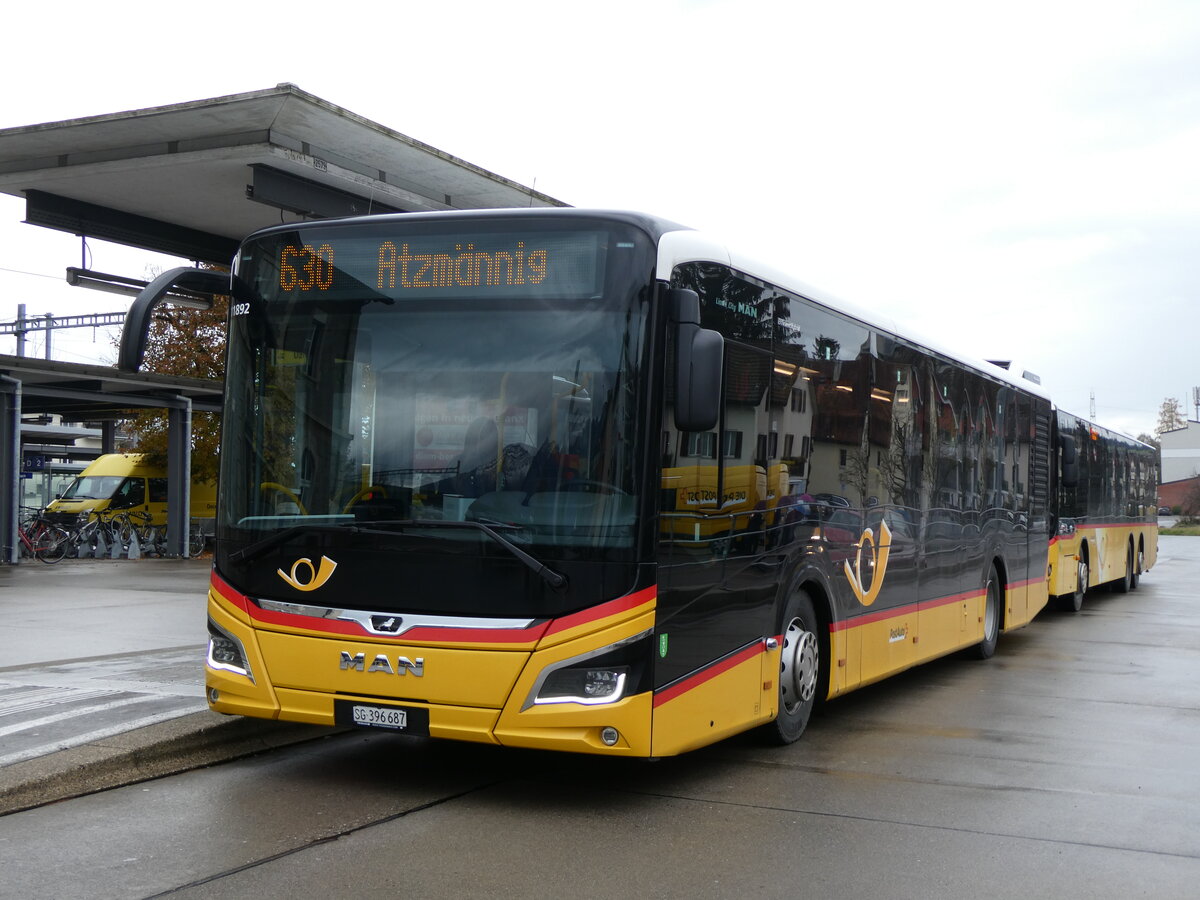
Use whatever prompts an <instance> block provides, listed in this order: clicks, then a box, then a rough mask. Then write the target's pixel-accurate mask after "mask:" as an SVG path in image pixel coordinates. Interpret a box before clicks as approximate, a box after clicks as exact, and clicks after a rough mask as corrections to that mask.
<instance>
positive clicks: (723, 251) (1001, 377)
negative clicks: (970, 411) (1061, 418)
mask: <svg viewBox="0 0 1200 900" xmlns="http://www.w3.org/2000/svg"><path fill="white" fill-rule="evenodd" d="M685 262H717V263H724V264H726V265H728V266H730V267H731V268H733V269H736V270H737V271H739V272H742V273H743V274H746V275H750V276H753V277H755V278H758V279H761V280H762V281H766V282H769V283H770V284H773V285H775V286H777V287H780V288H783V289H785V290H788V291H791V292H793V293H796V294H799V295H801V296H802V297H805V298H806V299H808V300H811V301H812V302H813V303H815V304H817V305H818V306H822V307H824V308H826V309H828V310H830V311H832V312H835V313H839V314H841V315H843V316H847V317H848V318H851V319H854V320H856V321H858V322H860V323H861V324H863V325H866V326H869V327H871V328H874V329H876V330H877V331H882V332H884V333H886V334H887V335H888V336H889V337H893V338H898V339H900V340H902V341H905V342H907V343H910V344H913V345H915V346H917V347H919V348H921V349H923V350H926V351H929V352H932V353H936V354H937V355H939V356H943V357H946V358H948V359H951V360H953V361H954V362H957V363H959V364H960V365H964V366H967V367H968V368H971V369H974V370H976V371H978V372H980V373H981V374H983V375H986V376H988V377H991V378H993V379H995V380H997V381H1003V382H1006V383H1008V384H1011V385H1013V386H1014V387H1018V388H1020V389H1021V390H1023V391H1026V392H1028V393H1030V394H1034V395H1036V396H1039V397H1042V398H1043V399H1046V400H1049V399H1050V395H1049V394H1048V393H1047V392H1046V390H1045V389H1044V388H1042V386H1041V385H1039V384H1037V383H1035V382H1032V381H1029V380H1028V379H1025V378H1021V377H1018V376H1016V375H1014V374H1013V373H1012V372H1010V371H1008V370H1006V369H1004V368H1002V367H1000V366H998V365H996V364H995V363H990V362H986V361H984V360H982V359H975V358H973V357H971V356H969V355H967V354H963V353H959V352H957V351H954V350H950V349H949V348H947V347H946V346H945V345H943V344H941V343H939V342H938V341H936V340H933V339H930V338H928V337H926V336H923V335H920V334H918V333H916V332H914V331H912V330H910V329H907V328H901V327H900V326H899V325H898V324H897V323H896V322H895V321H894V320H892V319H890V318H889V317H887V316H884V315H881V314H879V313H877V312H875V311H874V310H868V309H865V308H863V307H861V306H858V305H856V304H854V303H851V302H849V301H847V300H843V299H841V298H840V297H838V296H836V295H835V294H831V293H828V292H827V291H823V290H821V289H819V288H816V287H814V286H812V285H811V284H808V283H807V282H805V281H803V280H801V279H800V278H797V277H795V276H794V275H791V274H789V273H787V272H785V271H783V270H781V269H778V268H776V267H775V266H773V265H771V264H770V263H763V262H762V261H760V260H758V259H755V258H754V257H752V256H749V255H747V254H743V253H741V252H739V251H737V250H734V249H731V248H729V247H727V246H726V245H725V244H723V243H721V242H719V241H717V240H715V239H714V238H712V237H711V236H709V235H706V234H703V233H701V232H698V231H689V230H679V231H673V232H670V231H669V232H666V233H664V234H663V236H662V238H661V239H660V241H659V256H658V264H659V272H660V273H661V272H670V271H671V270H672V269H674V268H675V266H677V265H679V264H680V263H685Z"/></svg>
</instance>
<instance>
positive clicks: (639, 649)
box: [522, 631, 651, 709]
mask: <svg viewBox="0 0 1200 900" xmlns="http://www.w3.org/2000/svg"><path fill="white" fill-rule="evenodd" d="M650 637H651V632H650V631H644V632H642V633H641V634H636V635H634V636H633V637H630V638H626V639H625V640H623V641H618V642H617V643H615V644H609V645H608V646H607V647H600V648H599V649H596V650H593V651H591V652H590V653H584V654H581V655H580V656H575V657H572V658H570V659H564V660H562V661H560V662H557V663H553V664H552V665H549V666H547V667H546V668H545V669H543V670H542V673H541V674H540V675H539V676H538V679H537V681H536V682H535V683H534V685H533V690H531V691H530V692H529V697H528V698H527V699H526V700H525V705H524V706H523V707H522V709H529V708H530V707H531V706H543V705H545V704H548V703H580V704H583V705H584V706H598V705H600V704H604V703H616V702H617V701H618V700H620V699H621V698H622V697H626V696H628V695H630V694H636V693H640V692H641V691H645V690H649V687H648V685H647V684H645V683H644V682H645V681H646V678H647V673H648V672H649V666H648V665H647V662H648V661H649V659H650Z"/></svg>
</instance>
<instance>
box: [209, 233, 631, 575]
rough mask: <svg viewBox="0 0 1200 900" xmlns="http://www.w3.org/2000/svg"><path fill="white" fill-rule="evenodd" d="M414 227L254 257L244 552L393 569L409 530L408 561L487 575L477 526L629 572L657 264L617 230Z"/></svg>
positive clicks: (234, 322)
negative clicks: (300, 551) (331, 556)
mask: <svg viewBox="0 0 1200 900" xmlns="http://www.w3.org/2000/svg"><path fill="white" fill-rule="evenodd" d="M405 227H406V226H405V225H404V224H403V223H397V221H396V220H395V219H391V220H389V221H388V223H387V224H383V223H379V222H376V223H372V224H370V225H366V226H363V227H360V228H348V227H347V225H346V224H345V223H343V224H342V225H341V226H340V227H338V228H336V229H335V228H328V229H326V233H322V230H321V229H319V228H307V229H304V230H302V231H290V232H287V231H285V232H275V233H274V234H273V235H271V236H269V237H264V238H262V239H260V240H258V241H255V242H251V243H249V244H247V246H246V247H245V248H244V252H243V254H242V257H241V261H240V262H241V266H240V272H239V277H240V278H241V280H242V281H243V282H244V283H245V284H247V285H249V286H250V287H251V289H252V291H253V295H254V299H253V300H252V301H248V302H241V303H235V304H234V309H233V315H232V317H231V325H230V338H229V355H228V372H227V385H228V387H227V400H226V408H225V419H224V423H223V427H224V429H225V435H226V437H225V442H224V447H223V452H222V469H221V479H222V481H221V502H220V526H221V535H222V537H223V539H224V541H223V542H224V544H225V548H226V550H227V551H233V552H236V551H237V550H238V549H239V548H240V549H241V550H242V551H243V552H255V551H254V550H253V548H255V547H256V546H257V547H263V548H269V550H270V551H271V552H275V551H278V552H281V553H283V555H284V556H287V555H288V554H290V556H291V557H295V556H296V555H297V554H296V552H295V547H296V546H304V545H305V541H306V530H307V531H310V532H312V533H313V534H315V533H318V532H319V533H321V534H322V535H323V538H322V539H323V540H329V539H330V538H329V537H328V535H330V534H331V533H335V539H336V540H338V541H340V542H341V543H343V544H345V545H346V546H351V545H352V543H353V540H354V539H353V537H352V536H353V535H360V536H362V537H361V541H364V542H370V543H371V544H372V546H374V547H376V548H377V549H378V548H379V546H381V545H380V542H381V541H382V542H384V545H385V546H386V545H388V543H389V539H388V538H387V537H386V536H384V535H386V534H387V530H388V527H389V526H403V527H397V528H395V529H394V537H393V538H392V539H391V541H390V543H391V544H394V545H396V547H397V548H399V547H402V546H403V545H404V544H405V543H406V542H407V543H410V542H412V541H414V540H419V541H420V543H421V545H422V547H424V548H426V549H429V548H431V547H432V548H434V552H437V550H438V548H440V549H441V550H443V551H445V552H452V553H460V554H465V553H468V552H474V553H476V554H478V553H479V552H480V551H479V548H480V547H481V546H488V545H491V544H494V543H495V542H494V541H491V540H490V539H489V538H488V537H487V534H486V529H480V528H478V527H475V526H473V525H471V524H469V523H478V524H482V525H486V526H488V527H489V529H494V533H500V534H502V535H503V537H504V538H505V539H506V540H507V541H508V542H511V543H512V544H515V545H518V546H520V547H523V548H525V549H527V550H529V552H530V553H533V554H535V555H537V556H538V558H539V559H545V560H553V559H603V560H609V559H614V558H616V559H623V560H628V559H631V558H632V554H633V546H634V535H635V526H636V515H635V513H636V511H637V508H638V484H639V480H638V479H639V476H638V473H637V472H636V471H635V470H636V465H635V456H634V453H633V444H632V440H631V437H632V435H633V429H634V426H635V423H636V421H637V416H636V403H637V397H636V395H635V390H634V388H635V387H636V384H637V377H636V373H637V371H638V366H639V357H640V355H641V347H642V344H643V341H644V339H645V336H644V333H643V332H644V329H645V322H644V319H645V315H644V312H643V310H644V308H645V306H646V304H645V303H643V302H641V298H640V288H639V287H638V285H637V284H636V279H635V276H634V274H633V273H634V272H635V271H636V270H637V269H638V268H640V270H641V272H642V278H643V280H644V279H645V273H646V272H647V271H648V269H646V268H641V267H640V266H638V267H635V266H634V264H633V261H632V257H633V256H634V255H635V250H636V248H637V247H640V246H641V245H640V244H638V243H637V242H636V241H635V240H633V239H629V240H622V239H621V235H617V234H613V233H612V232H611V230H609V231H606V230H601V229H600V228H595V229H591V230H576V231H575V232H572V231H566V232H565V233H564V232H563V231H562V230H560V229H555V230H554V231H547V232H546V233H545V234H539V233H536V232H533V231H530V230H529V228H528V223H526V226H525V229H524V230H522V231H520V232H517V233H512V231H511V229H512V228H513V226H512V225H511V224H510V225H509V226H508V228H509V231H500V230H496V231H492V232H487V233H484V232H480V233H476V234H472V235H469V236H465V235H462V234H460V233H453V234H445V233H442V234H433V235H430V234H427V233H416V232H415V231H412V230H411V229H412V228H413V226H407V227H408V228H409V229H410V230H409V231H408V233H406V232H405ZM441 227H442V228H443V229H444V228H446V226H445V224H442V225H441ZM476 227H477V226H476ZM605 227H608V226H607V225H606V226H605ZM456 247H458V248H461V252H460V253H459V255H458V256H452V255H451V254H453V253H454V252H455V248H456ZM443 249H447V253H444V254H443V253H441V250H443ZM468 250H469V252H468ZM643 252H644V251H643ZM439 255H441V256H445V260H441V259H439V258H438V257H439ZM506 256H507V257H508V258H507V259H506ZM627 257H628V258H627ZM510 259H511V262H510ZM495 260H500V263H499V264H497V263H495ZM439 266H440V267H441V269H440V270H439V268H438V267H439ZM521 267H523V269H522V268H521ZM439 272H440V274H439ZM520 280H524V281H525V284H518V283H516V282H518V281H520ZM493 281H494V282H496V283H495V284H492V283H491V282H493ZM452 522H460V523H464V524H463V527H447V523H452ZM422 523H427V524H428V525H429V527H428V528H424V529H422V528H421V527H420V526H421V524H422ZM434 523H437V526H438V527H434ZM339 528H344V529H345V532H346V536H344V537H343V536H342V535H336V531H337V530H338V529H339ZM285 532H286V534H285ZM273 535H274V536H273ZM310 538H311V535H310ZM281 545H282V549H281ZM464 545H466V546H464ZM246 548H252V549H251V550H250V551H246ZM389 549H392V548H391V547H390V546H389ZM492 549H494V548H492ZM235 558H236V557H235Z"/></svg>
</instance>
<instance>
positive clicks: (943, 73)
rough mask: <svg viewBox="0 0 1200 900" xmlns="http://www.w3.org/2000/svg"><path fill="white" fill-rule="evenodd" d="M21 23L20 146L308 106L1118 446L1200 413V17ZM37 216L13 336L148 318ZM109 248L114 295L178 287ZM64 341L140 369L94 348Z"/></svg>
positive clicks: (96, 257) (426, 10)
mask: <svg viewBox="0 0 1200 900" xmlns="http://www.w3.org/2000/svg"><path fill="white" fill-rule="evenodd" d="M22 7H23V8H19V9H17V10H8V11H6V12H5V20H6V29H5V30H6V32H7V34H8V35H9V39H8V40H6V41H5V47H4V53H3V54H2V55H0V76H3V83H4V84H5V85H6V89H5V94H4V100H3V102H2V103H0V128H7V127H13V126H22V125H32V124H37V123H42V122H51V121H58V120H62V119H69V118H77V117H81V116H91V115H99V114H105V113H112V112H117V111H122V110H129V109H138V108H144V107H149V106H160V105H166V104H172V103H180V102H185V101H193V100H200V99H204V98H209V97H217V96H221V95H224V94H231V93H241V92H244V91H251V90H260V89H263V88H268V87H272V86H274V85H275V84H277V83H279V82H284V81H290V82H293V83H295V84H297V85H298V86H299V87H300V88H302V89H303V90H305V91H308V92H309V93H312V94H315V95H317V96H318V97H321V98H322V99H325V100H328V101H329V102H331V103H334V104H337V105H339V106H342V107H345V108H346V109H349V110H350V111H352V112H354V113H357V114H359V115H362V116H365V117H367V118H369V119H372V120H374V121H376V122H379V123H381V124H383V125H385V126H387V127H389V128H393V129H395V130H397V131H400V132H402V133H404V134H407V135H409V136H411V137H413V138H416V139H418V140H420V141H424V142H426V143H428V144H432V145H433V146H435V147H437V148H439V149H441V150H444V151H446V152H448V153H451V154H454V155H456V156H459V157H461V158H463V159H466V160H468V161H469V162H472V163H474V164H476V165H479V166H482V167H484V168H486V169H489V170H491V171H493V172H496V173H498V174H500V175H504V176H506V177H508V178H511V179H513V180H515V181H518V182H520V183H522V184H526V185H535V186H536V188H537V189H538V190H539V191H542V192H544V193H547V194H549V195H551V196H553V197H556V198H558V199H561V200H564V201H566V202H568V203H570V204H572V205H575V206H599V207H621V208H634V209H640V210H644V211H646V212H651V213H656V214H658V215H662V216H665V217H667V218H672V219H675V220H677V221H679V222H682V223H684V224H687V225H692V226H695V227H698V228H703V229H705V230H709V231H713V232H716V233H717V234H718V235H720V236H722V237H724V238H726V239H728V240H729V242H731V243H734V244H736V245H737V246H738V247H740V248H741V249H743V250H746V251H748V252H750V253H751V254H753V255H755V256H759V257H762V258H764V259H767V260H769V261H771V262H773V263H775V264H776V265H777V266H778V267H780V268H783V269H787V270H789V271H793V272H796V273H797V274H798V275H799V276H800V277H801V278H803V279H804V280H805V281H807V282H809V283H811V284H815V285H819V286H821V287H822V288H824V289H826V290H827V291H829V292H831V293H833V294H835V295H839V296H841V297H844V298H846V299H848V300H851V301H853V302H854V303H856V304H857V305H859V306H863V307H867V308H872V309H877V310H879V311H880V312H881V313H883V314H885V315H887V316H889V317H890V318H892V319H895V320H898V321H899V322H901V323H904V324H906V325H909V326H911V327H912V328H913V329H914V330H915V331H917V332H918V333H920V334H922V335H928V336H930V337H932V338H935V339H936V340H937V341H938V343H940V344H943V345H947V346H951V347H954V348H957V349H959V350H960V351H961V352H962V353H964V354H968V355H973V356H976V357H981V358H1001V357H1002V358H1015V359H1019V360H1021V361H1022V362H1023V363H1024V365H1025V367H1026V368H1028V369H1031V370H1033V371H1035V372H1038V373H1039V374H1041V376H1042V378H1043V385H1044V387H1045V388H1046V389H1047V390H1048V391H1049V392H1050V393H1051V395H1052V396H1053V397H1054V398H1055V399H1056V401H1057V402H1058V404H1059V405H1060V406H1062V407H1064V408H1066V409H1068V410H1071V411H1073V412H1077V413H1082V414H1085V415H1086V414H1087V413H1088V411H1089V406H1090V404H1091V395H1092V393H1093V392H1094V394H1095V407H1096V414H1097V418H1098V420H1099V421H1101V422H1102V423H1104V424H1106V425H1110V426H1113V427H1116V428H1120V429H1123V430H1125V431H1128V432H1130V433H1133V434H1137V433H1140V432H1146V431H1150V430H1151V429H1153V427H1154V425H1155V421H1156V418H1157V414H1158V409H1159V407H1160V406H1161V404H1162V401H1163V399H1164V398H1166V397H1176V398H1178V399H1179V400H1181V401H1182V402H1183V403H1184V406H1185V408H1186V409H1187V411H1188V413H1189V415H1191V416H1193V417H1194V416H1195V414H1196V411H1195V407H1193V406H1192V402H1191V401H1192V398H1191V389H1192V387H1193V386H1196V385H1200V362H1198V361H1197V357H1198V356H1200V354H1198V353H1197V349H1198V341H1197V336H1198V335H1200V311H1198V309H1197V300H1198V299H1200V296H1198V295H1200V291H1198V284H1197V282H1198V279H1200V2H1196V0H1130V2H1105V0H1090V2H1073V0H1072V2H1067V0H1032V2H1030V0H1009V2H1007V3H1005V4H995V3H989V4H984V3H978V2H970V0H946V2H940V0H910V2H904V3H900V2H894V0H864V2H854V0H841V2H830V0H820V2H813V0H787V2H779V3H776V2H766V0H691V2H687V0H637V2H628V0H607V2H605V3H602V4H590V3H589V4H585V3H569V2H563V0H557V2H541V0H534V2H523V0H510V2H508V3H495V2H476V0H458V2H455V3H453V4H425V3H422V4H416V3H407V2H398V3H389V4H379V5H378V6H377V7H376V5H375V4H333V3H308V2H297V0H293V2H290V3H286V4H271V5H258V4H251V3H246V2H244V0H243V2H238V3H229V2H225V0H210V2H208V3H206V4H204V6H203V9H200V8H197V9H194V10H193V9H188V10H187V11H186V12H179V13H178V14H176V13H174V12H164V9H165V8H164V7H163V6H162V4H161V3H140V2H124V3H121V4H119V5H114V4H86V5H84V4H79V5H78V7H77V8H73V7H75V4H73V3H67V4H65V5H64V4H58V5H56V6H54V7H53V8H51V7H47V6H41V5H38V4H23V5H22ZM118 7H119V8H120V10H121V12H120V14H119V15H117V14H114V10H116V9H117V8H118ZM376 8H377V11H368V10H374V9H376ZM26 10H33V11H26ZM175 15H177V16H178V17H177V19H175V20H171V19H170V17H171V16H175ZM47 33H52V34H53V39H52V40H47V39H45V38H44V37H42V38H35V37H34V36H35V35H46V34H47ZM23 217H24V204H23V202H22V201H20V200H17V199H16V198H11V197H7V196H0V321H5V322H7V321H12V320H13V319H15V317H16V307H17V304H18V303H19V302H24V303H26V305H27V307H28V311H29V312H30V313H33V314H40V313H45V312H54V313H55V314H57V315H70V314H77V313H81V312H109V311H115V310H118V309H121V308H124V307H126V306H127V305H128V301H126V300H123V299H122V298H120V297H118V296H115V295H107V294H99V293H96V292H93V291H84V290H81V289H77V288H70V287H67V286H66V284H65V281H64V280H63V277H64V269H65V268H66V267H67V266H74V265H79V264H80V256H81V250H80V242H79V239H78V238H75V237H73V236H71V235H65V234H60V233H57V232H53V231H49V230H47V229H44V228H38V227H35V226H31V225H24V224H21V219H22V218H23ZM89 248H90V249H91V251H92V256H91V258H90V259H89V260H88V263H89V265H90V267H91V268H95V269H98V270H100V271H107V272H116V273H120V274H125V275H129V276H133V277H144V273H145V270H146V266H147V264H154V262H155V260H153V259H152V258H150V257H148V255H147V254H143V253H137V252H133V251H130V250H128V249H125V248H117V247H113V246H112V245H104V244H101V243H99V242H94V241H93V242H89ZM159 264H160V265H161V264H162V263H161V262H160V263H159ZM167 264H168V265H169V264H170V263H167ZM81 295H86V296H81ZM68 334H69V335H70V340H67V336H68ZM60 341H61V342H60ZM55 345H56V349H55V356H56V358H62V359H69V360H74V361H111V359H112V358H113V357H114V356H115V354H114V353H113V351H111V349H110V348H109V346H108V341H107V339H106V338H105V337H104V336H103V335H97V336H95V340H94V342H93V336H92V334H91V332H90V331H86V332H81V331H76V332H62V333H60V335H59V336H57V337H56V339H55ZM14 347H15V343H14V339H13V338H11V337H0V353H12V352H14ZM29 352H31V353H34V354H40V352H41V350H40V345H39V344H38V343H33V344H32V345H31V346H30V348H29Z"/></svg>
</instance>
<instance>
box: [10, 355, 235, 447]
mask: <svg viewBox="0 0 1200 900" xmlns="http://www.w3.org/2000/svg"><path fill="white" fill-rule="evenodd" d="M0 375H3V376H6V378H5V380H6V381H16V382H19V383H20V385H21V412H22V414H23V415H38V414H53V415H59V416H62V417H63V420H64V421H68V422H84V421H103V420H106V419H121V418H125V417H126V416H127V415H128V411H129V410H131V409H161V408H164V407H167V406H178V405H179V404H181V403H183V402H187V403H189V404H190V406H191V408H192V410H193V411H195V412H203V411H208V412H212V411H216V410H219V409H220V408H221V388H222V383H221V382H220V381H211V380H206V379H201V378H186V377H180V376H175V375H156V374H152V373H150V372H122V371H121V370H119V369H116V368H113V367H111V366H93V365H81V364H79V363H68V362H58V361H57V360H45V359H37V358H34V357H28V356H3V355H0ZM0 430H3V429H2V428H0Z"/></svg>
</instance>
